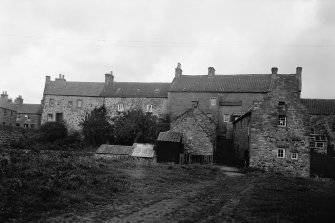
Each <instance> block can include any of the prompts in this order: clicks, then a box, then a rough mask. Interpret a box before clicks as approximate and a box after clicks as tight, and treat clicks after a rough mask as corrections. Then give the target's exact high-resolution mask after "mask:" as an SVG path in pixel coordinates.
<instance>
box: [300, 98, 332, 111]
mask: <svg viewBox="0 0 335 223" xmlns="http://www.w3.org/2000/svg"><path fill="white" fill-rule="evenodd" d="M301 103H302V104H303V105H305V106H306V108H307V109H308V110H309V111H310V113H311V114H312V115H335V100H334V99H308V98H304V99H301Z"/></svg>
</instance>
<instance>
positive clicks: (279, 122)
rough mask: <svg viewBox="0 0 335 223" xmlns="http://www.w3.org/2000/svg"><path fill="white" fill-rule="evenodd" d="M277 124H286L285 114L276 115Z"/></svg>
mask: <svg viewBox="0 0 335 223" xmlns="http://www.w3.org/2000/svg"><path fill="white" fill-rule="evenodd" d="M278 126H283V127H285V126H286V116H285V115H279V116H278Z"/></svg>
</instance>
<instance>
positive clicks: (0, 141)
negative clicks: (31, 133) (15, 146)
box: [0, 125, 24, 147]
mask: <svg viewBox="0 0 335 223" xmlns="http://www.w3.org/2000/svg"><path fill="white" fill-rule="evenodd" d="M23 134H24V129H23V128H20V127H16V126H9V125H0V146H2V147H3V146H6V147H9V146H10V144H11V143H12V142H15V141H18V140H19V138H20V137H21V136H22V135H23Z"/></svg>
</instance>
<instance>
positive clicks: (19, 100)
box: [14, 95, 23, 105]
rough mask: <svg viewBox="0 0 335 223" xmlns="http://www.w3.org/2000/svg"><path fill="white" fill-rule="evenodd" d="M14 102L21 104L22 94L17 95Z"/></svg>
mask: <svg viewBox="0 0 335 223" xmlns="http://www.w3.org/2000/svg"><path fill="white" fill-rule="evenodd" d="M14 103H15V104H17V105H22V104H23V98H22V96H21V95H19V96H18V97H17V98H16V99H15V101H14Z"/></svg>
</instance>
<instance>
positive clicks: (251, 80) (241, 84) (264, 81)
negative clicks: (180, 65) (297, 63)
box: [170, 74, 271, 92]
mask: <svg viewBox="0 0 335 223" xmlns="http://www.w3.org/2000/svg"><path fill="white" fill-rule="evenodd" d="M270 83H271V74H238V75H214V76H212V77H211V76H208V75H181V76H180V77H175V78H174V80H173V82H172V84H171V88H170V91H172V92H173V91H175V92H180V91H191V92H268V91H269V87H270Z"/></svg>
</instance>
